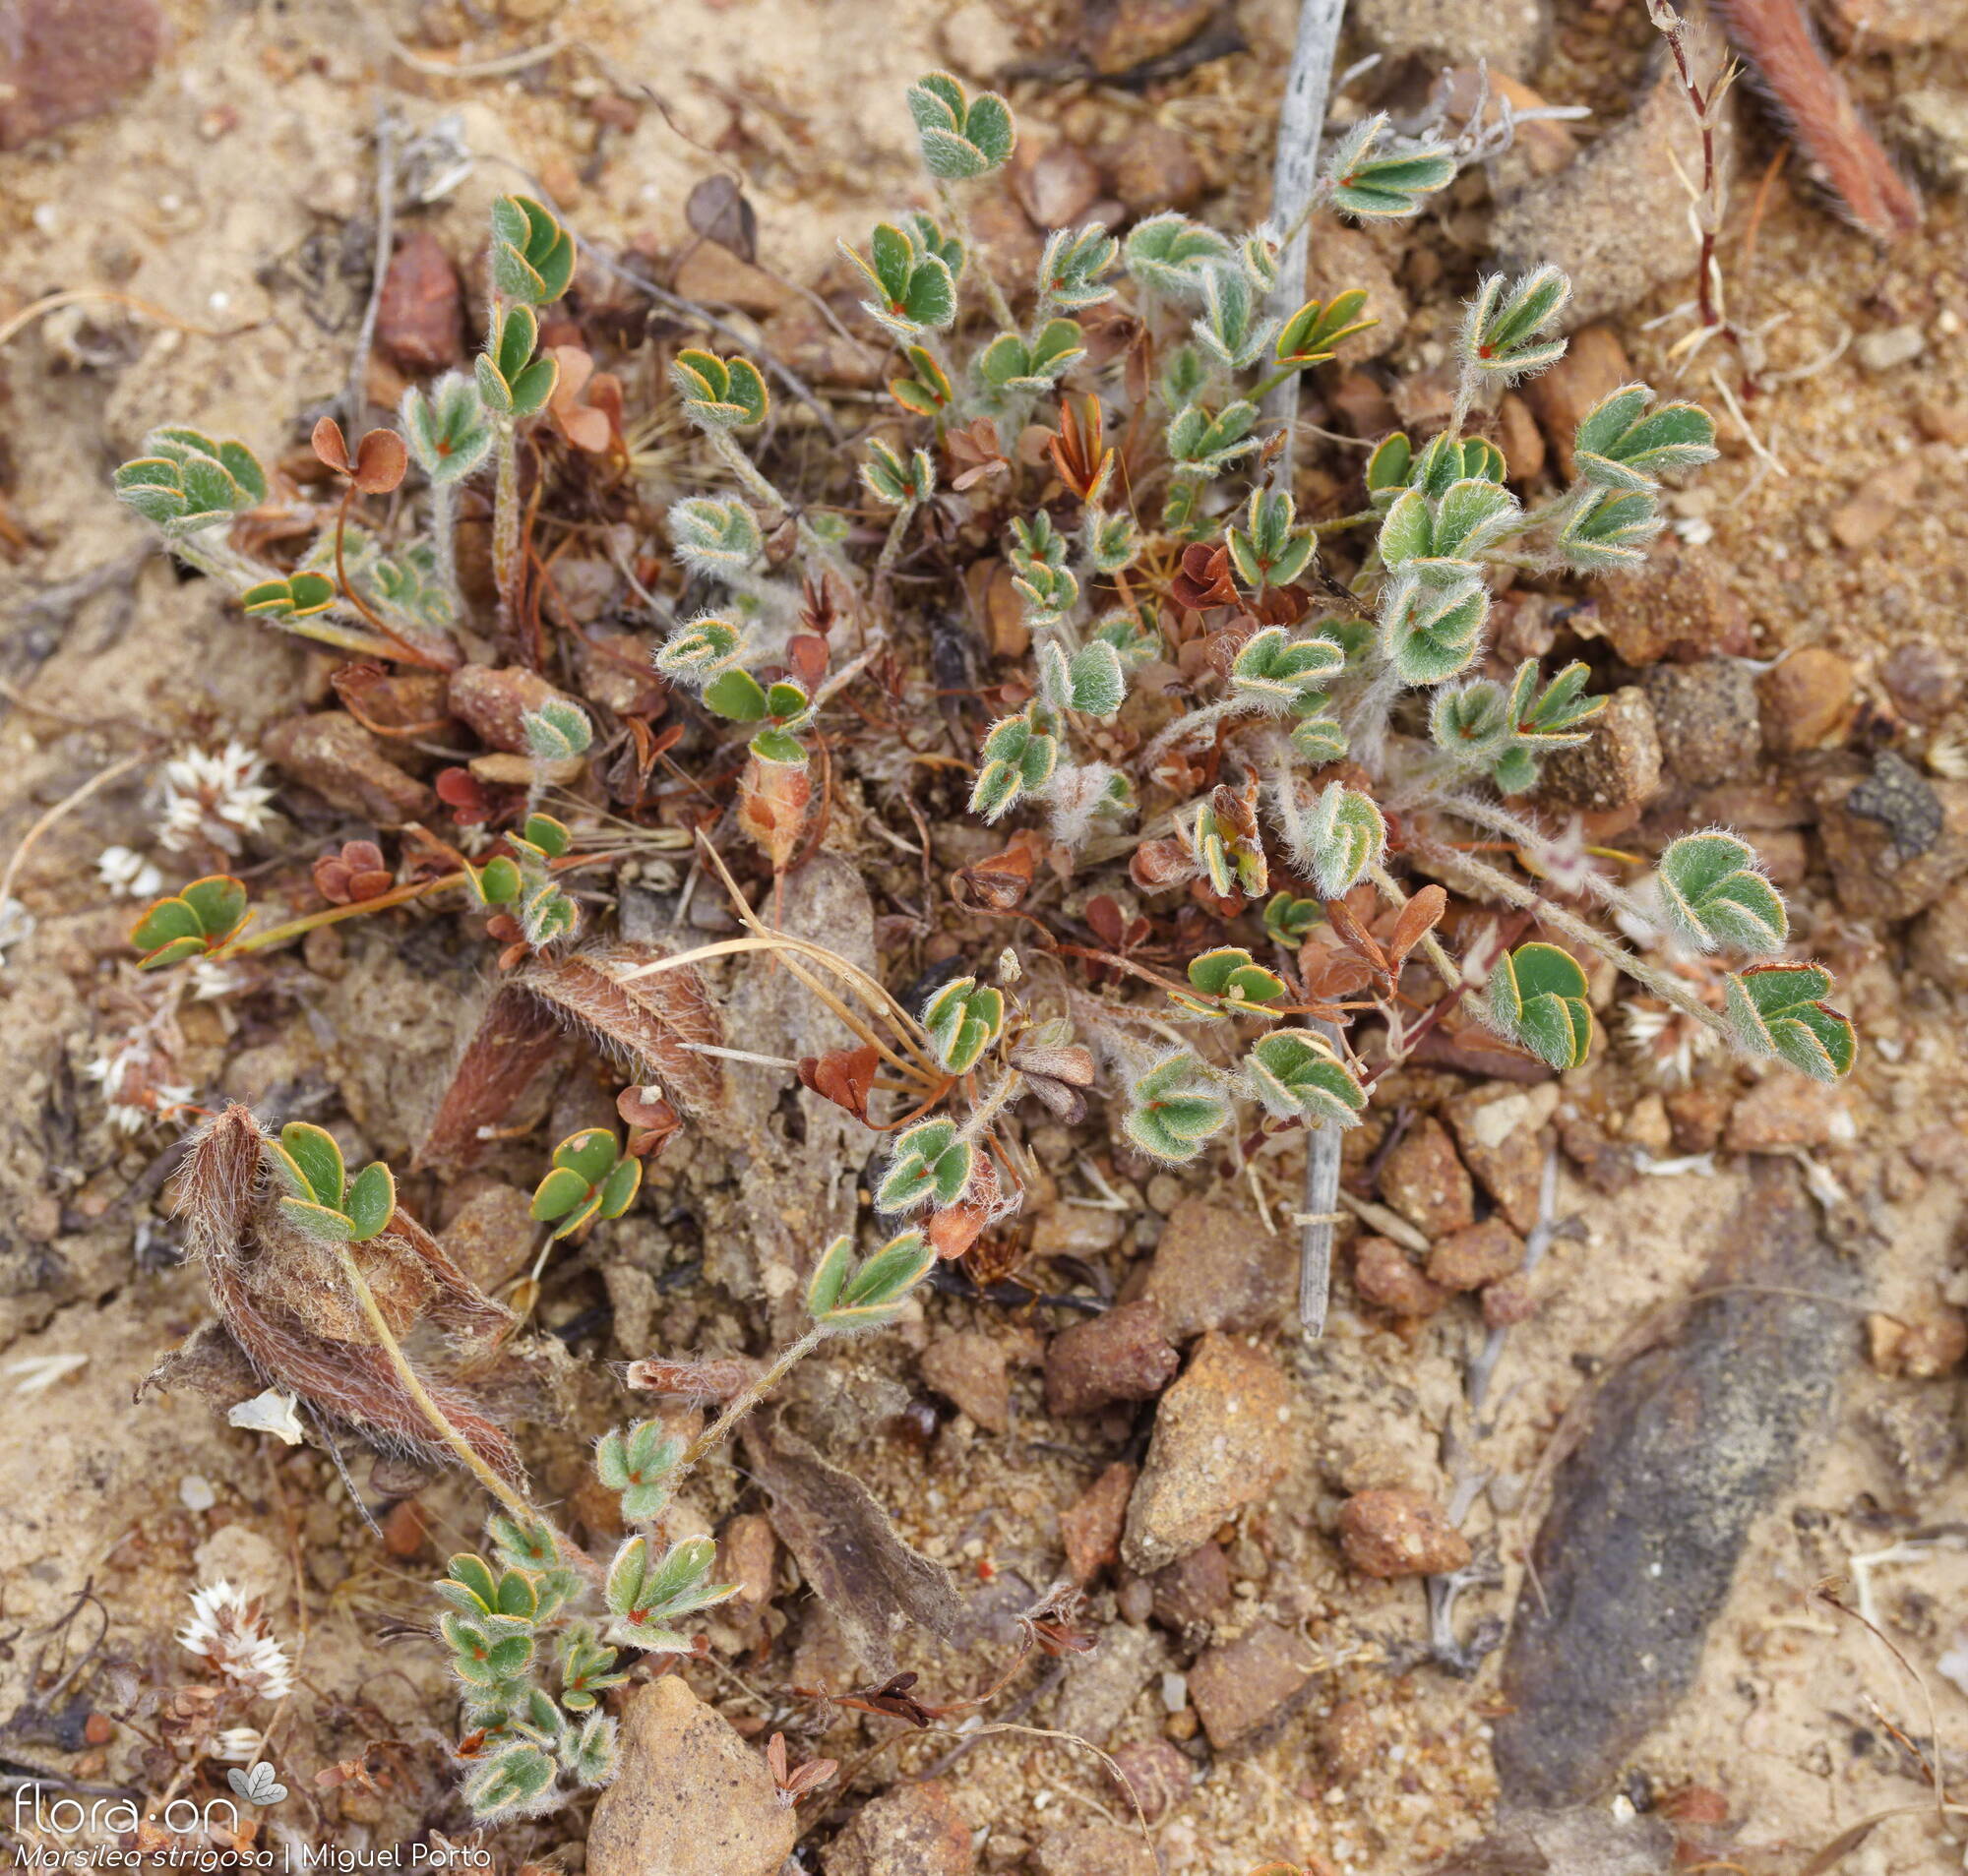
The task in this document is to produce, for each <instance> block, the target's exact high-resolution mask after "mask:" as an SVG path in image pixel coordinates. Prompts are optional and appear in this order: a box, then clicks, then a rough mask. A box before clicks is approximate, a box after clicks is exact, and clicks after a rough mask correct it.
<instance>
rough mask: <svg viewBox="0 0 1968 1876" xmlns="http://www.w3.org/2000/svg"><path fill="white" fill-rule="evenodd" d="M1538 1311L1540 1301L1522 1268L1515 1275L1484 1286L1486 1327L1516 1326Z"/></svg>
mask: <svg viewBox="0 0 1968 1876" xmlns="http://www.w3.org/2000/svg"><path fill="white" fill-rule="evenodd" d="M1537 1312H1538V1301H1537V1297H1536V1296H1535V1294H1534V1293H1533V1292H1532V1290H1531V1280H1530V1278H1529V1276H1528V1275H1527V1274H1526V1273H1525V1272H1523V1271H1521V1270H1520V1271H1518V1272H1517V1274H1516V1275H1515V1276H1514V1277H1506V1278H1505V1279H1504V1280H1503V1282H1501V1283H1491V1284H1485V1285H1484V1286H1483V1326H1484V1328H1486V1329H1511V1328H1515V1327H1516V1325H1517V1324H1518V1323H1519V1322H1528V1321H1529V1320H1530V1319H1531V1317H1532V1316H1534V1315H1536V1314H1537Z"/></svg>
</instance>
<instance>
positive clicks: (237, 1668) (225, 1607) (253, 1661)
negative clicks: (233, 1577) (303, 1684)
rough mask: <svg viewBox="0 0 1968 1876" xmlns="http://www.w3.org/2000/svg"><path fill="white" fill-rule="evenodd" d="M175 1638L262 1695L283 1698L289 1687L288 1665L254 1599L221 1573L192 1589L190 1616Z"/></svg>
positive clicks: (290, 1673) (247, 1689) (231, 1678)
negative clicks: (217, 1576)
mask: <svg viewBox="0 0 1968 1876" xmlns="http://www.w3.org/2000/svg"><path fill="white" fill-rule="evenodd" d="M178 1644H179V1646H180V1647H182V1648H184V1649H186V1650H188V1651H189V1652H190V1653H191V1654H194V1655H202V1656H203V1657H204V1658H205V1659H206V1661H208V1662H209V1663H211V1664H212V1665H213V1666H214V1667H215V1668H216V1669H217V1670H218V1672H219V1673H220V1674H222V1675H223V1676H224V1677H225V1678H226V1679H227V1680H229V1681H231V1682H232V1683H233V1684H234V1685H235V1686H236V1687H238V1688H240V1689H241V1690H242V1691H244V1692H246V1693H250V1694H257V1695H258V1696H259V1697H260V1698H261V1699H262V1700H284V1699H285V1698H286V1696H287V1695H288V1694H290V1693H292V1692H293V1689H294V1678H293V1669H292V1667H291V1666H290V1665H289V1664H288V1662H287V1658H286V1654H285V1653H284V1651H283V1650H282V1649H281V1647H280V1645H279V1643H278V1642H277V1641H275V1640H274V1638H273V1637H272V1636H271V1635H269V1634H268V1633H267V1630H266V1615H265V1612H264V1611H263V1610H262V1609H261V1607H260V1604H259V1601H258V1599H257V1598H254V1599H252V1600H249V1599H248V1598H247V1597H246V1596H244V1595H243V1594H242V1593H241V1592H240V1591H238V1590H235V1589H234V1588H233V1587H232V1585H231V1584H230V1583H228V1582H226V1580H225V1579H224V1578H223V1577H220V1578H219V1580H218V1581H217V1582H216V1583H213V1584H210V1585H208V1586H207V1587H206V1588H205V1589H202V1590H194V1591H193V1592H192V1598H191V1620H190V1621H188V1622H187V1623H186V1624H185V1625H184V1627H183V1628H181V1629H179V1630H178Z"/></svg>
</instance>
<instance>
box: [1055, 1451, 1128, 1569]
mask: <svg viewBox="0 0 1968 1876" xmlns="http://www.w3.org/2000/svg"><path fill="white" fill-rule="evenodd" d="M1137 1477H1138V1475H1137V1473H1136V1470H1135V1468H1134V1467H1133V1466H1131V1465H1129V1464H1128V1463H1127V1461H1126V1460H1122V1459H1117V1460H1115V1462H1114V1463H1113V1464H1112V1465H1111V1466H1109V1467H1108V1468H1107V1469H1106V1470H1105V1471H1104V1472H1102V1473H1101V1475H1100V1476H1099V1478H1097V1479H1096V1480H1094V1482H1093V1483H1092V1484H1090V1485H1088V1486H1087V1487H1086V1489H1085V1490H1084V1491H1082V1492H1081V1493H1080V1494H1079V1496H1078V1497H1077V1498H1076V1499H1075V1500H1074V1502H1073V1503H1072V1504H1070V1505H1069V1506H1067V1508H1066V1509H1065V1510H1064V1511H1062V1512H1061V1513H1060V1514H1059V1536H1060V1542H1061V1543H1062V1544H1063V1545H1064V1546H1065V1548H1066V1569H1067V1574H1068V1575H1069V1576H1071V1577H1072V1578H1073V1580H1074V1581H1075V1582H1076V1583H1077V1584H1078V1585H1079V1587H1080V1588H1081V1589H1084V1588H1085V1587H1086V1586H1087V1584H1089V1583H1091V1582H1092V1581H1093V1579H1094V1578H1095V1577H1096V1576H1098V1575H1099V1574H1100V1572H1101V1571H1102V1570H1105V1569H1108V1568H1111V1567H1112V1565H1113V1564H1114V1563H1115V1562H1117V1561H1118V1560H1119V1558H1120V1555H1121V1532H1122V1530H1123V1528H1124V1527H1125V1526H1126V1524H1127V1522H1128V1500H1129V1498H1130V1497H1131V1496H1132V1495H1133V1493H1134V1489H1135V1480H1136V1478H1137Z"/></svg>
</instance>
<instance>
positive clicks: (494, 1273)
mask: <svg viewBox="0 0 1968 1876" xmlns="http://www.w3.org/2000/svg"><path fill="white" fill-rule="evenodd" d="M532 1204H533V1200H532V1194H531V1193H530V1192H523V1191H522V1190H521V1189H520V1188H519V1186H517V1185H508V1184H505V1183H504V1182H503V1181H493V1180H486V1181H484V1182H481V1183H477V1184H475V1185H474V1189H473V1190H472V1192H471V1195H470V1197H468V1198H467V1199H466V1200H465V1201H464V1203H463V1204H462V1205H461V1206H460V1207H459V1208H458V1210H457V1212H455V1213H454V1214H453V1215H452V1219H451V1222H450V1223H449V1224H448V1225H446V1226H445V1228H444V1230H443V1231H441V1232H439V1233H438V1242H439V1243H440V1244H441V1245H442V1246H443V1247H444V1253H445V1255H446V1256H448V1257H449V1258H450V1259H451V1261H452V1262H453V1263H455V1264H456V1265H457V1266H458V1267H459V1268H460V1269H461V1271H463V1272H464V1274H465V1275H466V1276H467V1277H469V1278H470V1279H471V1281H472V1282H473V1283H475V1284H476V1285H477V1286H478V1287H479V1289H481V1290H483V1291H484V1292H485V1293H486V1294H487V1295H488V1296H490V1295H491V1294H492V1293H493V1292H494V1291H496V1290H498V1289H499V1288H500V1287H501V1286H502V1285H504V1284H505V1283H507V1282H508V1281H509V1280H510V1279H512V1278H514V1277H517V1276H518V1275H519V1274H520V1271H521V1270H522V1268H523V1266H524V1265H526V1264H527V1263H529V1262H531V1260H532V1257H533V1253H534V1250H535V1248H536V1246H535V1243H534V1241H535V1240H536V1239H537V1238H538V1236H539V1229H540V1228H539V1226H538V1224H537V1223H536V1222H535V1221H534V1218H533V1212H532ZM638 1353H641V1351H638Z"/></svg>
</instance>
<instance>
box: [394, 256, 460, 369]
mask: <svg viewBox="0 0 1968 1876" xmlns="http://www.w3.org/2000/svg"><path fill="white" fill-rule="evenodd" d="M462 317H463V292H462V289H461V286H460V284H459V279H458V269H457V268H456V267H454V266H453V265H452V260H451V256H450V254H449V253H447V252H446V250H445V245H444V243H443V242H442V241H440V240H439V239H438V238H437V236H436V235H434V234H433V233H432V232H431V231H430V230H429V229H428V228H425V227H413V228H411V229H410V231H409V232H408V233H407V234H405V235H404V236H403V238H402V239H401V240H400V241H399V242H398V243H397V251H396V253H395V254H393V255H392V256H391V257H390V265H389V268H388V270H387V271H386V272H384V275H383V291H382V293H381V294H380V295H379V296H378V298H377V301H376V343H377V344H378V345H380V346H381V347H382V348H383V350H384V351H386V352H388V353H389V354H390V356H391V357H392V358H394V359H395V360H396V361H397V363H398V364H400V366H402V368H403V369H404V370H405V371H415V372H424V371H442V370H443V369H444V368H445V367H446V366H447V365H456V364H457V363H458V362H459V361H460V360H461V359H462V358H463V356H464V334H463V331H462V327H461V320H462Z"/></svg>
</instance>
